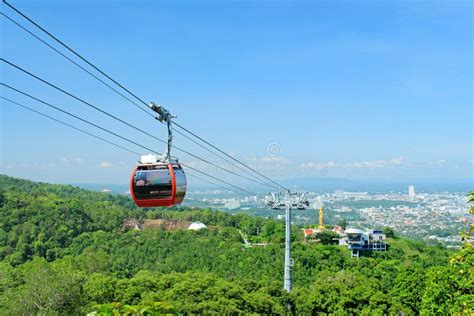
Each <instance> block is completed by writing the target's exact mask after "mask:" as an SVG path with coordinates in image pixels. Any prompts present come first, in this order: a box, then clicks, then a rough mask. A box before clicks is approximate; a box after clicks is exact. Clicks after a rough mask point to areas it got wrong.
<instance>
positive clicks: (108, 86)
mask: <svg viewBox="0 0 474 316" xmlns="http://www.w3.org/2000/svg"><path fill="white" fill-rule="evenodd" d="M0 15H1V16H3V17H4V18H6V19H7V20H9V21H10V22H12V23H13V24H15V25H16V26H18V27H19V28H20V29H22V30H23V31H25V32H26V33H28V34H30V35H31V36H33V37H34V38H36V39H37V40H38V41H40V42H41V43H43V44H44V45H46V46H47V47H49V48H50V49H52V50H53V51H55V52H56V53H58V54H59V55H61V56H62V57H64V58H66V59H67V60H68V61H70V62H71V63H72V64H74V65H76V66H77V67H79V68H80V69H81V70H83V71H85V72H86V73H87V74H89V75H90V76H92V77H93V78H95V79H96V80H98V81H99V82H100V83H102V84H103V85H105V86H106V87H107V88H109V89H111V90H112V91H114V92H115V93H117V94H118V95H120V96H121V97H122V98H124V99H126V100H128V101H129V102H130V103H131V104H133V105H135V106H136V107H137V108H139V109H140V110H142V111H143V112H144V113H146V114H147V115H149V116H151V117H153V118H155V116H154V115H153V114H152V113H150V112H148V111H147V110H145V109H144V108H143V107H141V106H140V105H139V104H137V103H136V102H134V101H133V100H132V99H130V98H129V97H127V96H126V95H124V94H123V93H121V92H120V91H118V90H117V89H115V88H114V87H112V86H111V85H109V84H108V83H107V82H105V81H104V80H102V79H100V78H99V77H98V76H96V75H94V74H93V73H92V72H90V71H89V70H87V69H86V68H84V67H82V66H81V65H80V64H79V63H77V62H76V61H74V60H73V59H71V58H69V57H68V56H66V54H64V53H62V52H61V51H59V50H58V49H57V48H56V47H54V46H52V45H50V44H49V43H48V42H46V41H45V40H43V39H42V38H40V37H39V36H37V35H36V34H34V33H33V32H31V31H30V30H28V29H27V28H26V27H24V26H23V25H21V24H20V23H18V22H17V21H15V20H13V19H12V18H11V17H9V16H8V15H6V14H5V13H3V12H0Z"/></svg>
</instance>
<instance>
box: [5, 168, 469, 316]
mask: <svg viewBox="0 0 474 316" xmlns="http://www.w3.org/2000/svg"><path fill="white" fill-rule="evenodd" d="M0 212H1V223H0V260H1V262H0V314H1V315H4V314H5V315H9V314H11V315H26V314H28V315H31V314H38V313H39V314H44V315H54V314H58V315H59V314H61V315H64V314H87V313H91V312H95V314H96V315H115V314H120V313H129V315H130V314H136V315H139V314H140V315H148V314H149V315H160V314H169V313H171V314H184V313H206V314H242V313H244V314H285V313H286V309H287V306H288V304H290V305H291V306H292V312H293V313H295V314H317V313H328V314H333V313H338V312H342V314H365V315H382V314H400V313H403V314H406V315H413V314H420V313H422V314H426V315H431V314H439V315H445V314H455V313H461V312H465V313H468V312H469V311H470V310H469V308H471V307H472V306H474V294H473V287H474V276H473V271H472V267H473V262H474V260H473V257H474V255H473V251H472V248H466V249H464V250H461V251H457V252H455V251H448V250H447V249H445V248H443V247H442V246H438V247H433V246H428V245H426V244H424V243H421V242H416V241H410V240H404V239H398V238H397V239H389V244H390V247H389V250H388V251H387V252H385V253H377V254H372V255H371V256H365V257H361V258H360V259H358V260H357V259H351V258H350V256H349V253H348V250H347V249H346V248H344V247H339V246H332V245H321V244H316V243H307V244H306V243H303V242H302V240H301V236H300V235H299V234H300V233H299V230H298V227H294V229H293V234H294V240H295V242H294V243H293V257H294V258H295V267H294V274H293V278H294V290H293V291H292V292H291V294H287V293H286V292H284V291H283V289H282V288H283V284H282V283H283V282H282V277H283V269H282V268H283V252H284V244H283V243H282V240H283V239H284V224H283V223H282V222H279V221H273V220H266V219H263V218H258V217H254V216H250V215H246V214H239V215H230V214H228V213H224V212H214V211H211V210H206V209H188V208H183V207H180V208H172V209H153V210H144V209H139V208H137V207H135V206H134V204H133V203H132V201H131V200H130V199H128V198H126V197H121V196H111V195H108V194H104V193H96V192H90V191H86V190H82V189H78V188H74V187H71V186H62V185H50V184H42V183H34V182H30V181H26V180H19V179H14V178H11V177H6V176H0ZM128 218H135V219H137V220H139V221H143V220H145V219H161V218H165V219H175V220H186V221H201V222H203V223H205V224H206V225H208V226H209V229H205V230H200V231H188V230H173V231H167V230H142V231H137V230H126V229H124V227H123V223H124V220H126V219H128ZM257 228H258V229H257ZM257 231H258V232H259V234H258V236H256V235H257ZM241 233H242V234H244V235H246V236H248V237H249V238H250V239H251V240H254V241H263V242H268V243H269V244H268V245H267V246H265V247H245V245H244V243H243V240H242V236H241Z"/></svg>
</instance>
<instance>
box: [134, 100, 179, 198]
mask: <svg viewBox="0 0 474 316" xmlns="http://www.w3.org/2000/svg"><path fill="white" fill-rule="evenodd" d="M149 106H150V108H151V109H152V110H153V111H155V112H156V113H158V115H159V116H158V117H156V119H157V120H159V121H160V122H162V123H165V124H166V125H167V127H168V144H167V145H168V146H167V150H166V153H165V154H164V155H154V154H150V155H143V156H141V158H140V161H139V162H138V164H137V165H136V166H135V168H134V169H133V171H132V174H131V176H130V194H131V196H132V199H133V201H134V202H135V204H137V206H139V207H157V206H173V205H177V204H181V202H182V201H183V199H184V196H185V194H186V175H185V173H184V170H183V168H182V166H181V165H180V164H179V162H178V159H177V158H175V157H171V147H172V141H173V134H172V126H171V119H172V118H175V117H176V116H172V115H171V114H170V112H168V111H167V110H166V109H165V108H164V107H162V106H159V105H156V104H155V103H153V102H152V103H151V104H150V105H149Z"/></svg>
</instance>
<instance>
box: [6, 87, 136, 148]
mask: <svg viewBox="0 0 474 316" xmlns="http://www.w3.org/2000/svg"><path fill="white" fill-rule="evenodd" d="M0 98H1V99H3V100H5V101H8V102H10V103H11V104H15V105H17V106H19V107H22V108H24V109H26V110H28V111H30V112H33V113H36V114H38V115H41V116H43V117H46V118H48V119H50V120H52V121H55V122H57V123H59V124H62V125H65V126H67V127H70V128H72V129H74V130H76V131H79V132H81V133H84V134H86V135H89V136H91V137H94V138H97V139H99V140H101V141H103V142H106V143H109V144H110V145H113V146H115V147H118V148H121V149H123V150H126V151H128V152H130V153H132V154H135V155H138V156H140V153H137V152H136V151H133V150H131V149H128V148H125V147H123V146H122V145H119V144H117V143H114V142H111V141H109V140H107V139H105V138H102V137H100V136H97V135H94V134H92V133H89V132H88V131H85V130H83V129H80V128H78V127H76V126H73V125H71V124H69V123H66V122H63V121H61V120H58V119H57V118H54V117H52V116H49V115H47V114H44V113H41V112H40V111H37V110H35V109H32V108H30V107H28V106H26V105H23V104H20V103H18V102H15V101H13V100H10V99H8V98H5V97H2V96H0Z"/></svg>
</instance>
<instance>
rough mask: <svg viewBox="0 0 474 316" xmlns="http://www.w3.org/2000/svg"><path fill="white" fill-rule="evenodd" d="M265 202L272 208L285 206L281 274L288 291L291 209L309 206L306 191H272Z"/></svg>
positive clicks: (290, 269)
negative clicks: (283, 259)
mask: <svg viewBox="0 0 474 316" xmlns="http://www.w3.org/2000/svg"><path fill="white" fill-rule="evenodd" d="M266 204H267V205H268V206H270V207H271V208H272V209H280V207H281V206H285V266H284V276H283V288H284V289H285V291H287V292H288V293H289V292H291V289H292V273H293V266H294V262H295V261H294V259H293V258H292V257H291V209H292V208H296V209H299V210H303V209H306V208H307V207H309V202H308V200H307V198H306V192H303V193H299V192H291V191H290V190H287V191H285V192H276V193H275V192H274V193H270V194H269V195H268V196H267V199H266Z"/></svg>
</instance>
